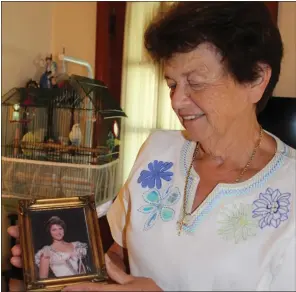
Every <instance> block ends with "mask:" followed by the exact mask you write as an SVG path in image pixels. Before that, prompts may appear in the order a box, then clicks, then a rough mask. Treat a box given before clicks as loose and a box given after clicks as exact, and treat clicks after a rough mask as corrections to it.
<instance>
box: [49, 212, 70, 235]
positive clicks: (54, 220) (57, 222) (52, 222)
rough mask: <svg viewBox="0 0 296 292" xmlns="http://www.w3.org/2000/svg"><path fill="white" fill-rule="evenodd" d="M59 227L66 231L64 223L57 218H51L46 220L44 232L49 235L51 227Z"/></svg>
mask: <svg viewBox="0 0 296 292" xmlns="http://www.w3.org/2000/svg"><path fill="white" fill-rule="evenodd" d="M55 224H56V225H60V226H61V227H63V229H64V231H66V223H65V221H63V220H62V219H61V218H60V217H58V216H52V217H50V218H49V219H48V221H47V222H46V224H45V230H46V232H48V233H50V228H51V226H52V225H55Z"/></svg>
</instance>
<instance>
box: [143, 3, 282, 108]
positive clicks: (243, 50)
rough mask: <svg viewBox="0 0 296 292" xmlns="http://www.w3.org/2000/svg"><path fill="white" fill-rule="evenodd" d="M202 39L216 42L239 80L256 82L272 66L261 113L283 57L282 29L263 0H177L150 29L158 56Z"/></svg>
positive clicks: (149, 42)
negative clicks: (262, 66) (214, 0)
mask: <svg viewBox="0 0 296 292" xmlns="http://www.w3.org/2000/svg"><path fill="white" fill-rule="evenodd" d="M202 43H209V44H212V45H214V47H216V49H217V50H218V51H219V53H220V54H221V55H222V58H223V59H222V60H223V61H222V62H223V64H224V66H225V69H227V71H228V72H229V73H230V74H231V75H232V76H233V78H234V79H235V80H236V81H237V82H239V83H247V82H253V81H255V80H256V79H257V78H258V77H259V74H260V67H259V66H258V65H259V64H260V63H261V64H266V65H268V66H270V68H271V70H272V73H271V78H270V81H269V83H268V85H267V87H266V89H265V92H264V94H263V96H262V98H261V100H260V101H259V102H258V103H257V105H256V106H257V109H256V110H257V113H259V112H261V111H262V110H263V109H264V107H265V106H266V103H267V101H268V100H269V98H270V97H271V95H272V92H273V90H274V88H275V86H276V83H277V82H278V79H279V75H280V70H281V60H282V57H283V44H282V39H281V36H280V33H279V29H278V27H277V26H276V24H275V23H274V22H273V20H272V17H271V14H270V12H269V10H268V8H267V7H266V5H265V4H264V2H257V1H251V2H236V1H234V2H232V1H229V2H224V1H222V2H220V1H219V2H203V1H196V2H195V1H189V2H178V3H176V4H174V5H173V6H172V8H171V9H170V10H169V11H168V12H166V13H162V14H160V15H159V16H158V17H157V18H156V19H155V20H154V21H153V22H152V23H151V24H150V25H149V27H148V28H147V30H146V32H145V47H146V49H147V50H148V52H149V53H150V55H151V56H152V57H153V59H154V60H156V61H161V60H167V59H170V58H171V57H172V56H173V55H174V54H175V53H187V52H190V51H192V50H194V49H195V48H196V47H197V46H198V45H200V44H202Z"/></svg>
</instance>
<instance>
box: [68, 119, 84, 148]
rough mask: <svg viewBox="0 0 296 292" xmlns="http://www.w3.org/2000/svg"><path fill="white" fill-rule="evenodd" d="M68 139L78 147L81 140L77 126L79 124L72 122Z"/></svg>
mask: <svg viewBox="0 0 296 292" xmlns="http://www.w3.org/2000/svg"><path fill="white" fill-rule="evenodd" d="M69 139H70V141H71V143H72V145H74V146H77V147H79V146H80V144H81V140H82V134H81V130H80V127H79V124H74V125H73V127H72V130H71V132H70V134H69Z"/></svg>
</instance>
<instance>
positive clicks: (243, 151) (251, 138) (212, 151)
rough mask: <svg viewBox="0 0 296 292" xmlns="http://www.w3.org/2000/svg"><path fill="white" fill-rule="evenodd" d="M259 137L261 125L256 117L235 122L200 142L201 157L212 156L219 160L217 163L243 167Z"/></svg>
mask: <svg viewBox="0 0 296 292" xmlns="http://www.w3.org/2000/svg"><path fill="white" fill-rule="evenodd" d="M259 137H260V125H259V124H258V122H257V119H256V117H253V118H252V119H250V118H249V119H245V120H243V121H240V122H235V123H233V124H232V125H231V126H230V127H229V128H228V129H227V131H225V132H224V133H223V134H219V133H214V134H213V135H211V137H210V138H208V139H206V140H205V141H201V142H200V151H199V152H200V155H199V159H203V158H206V157H207V158H209V157H210V158H212V159H214V160H215V161H217V165H222V164H223V165H224V166H226V165H229V166H230V167H234V168H243V167H244V166H245V165H246V163H247V162H248V161H249V159H250V157H251V155H252V152H253V151H254V148H255V146H256V145H257V143H258V140H259ZM263 139H264V136H263V137H262V140H263Z"/></svg>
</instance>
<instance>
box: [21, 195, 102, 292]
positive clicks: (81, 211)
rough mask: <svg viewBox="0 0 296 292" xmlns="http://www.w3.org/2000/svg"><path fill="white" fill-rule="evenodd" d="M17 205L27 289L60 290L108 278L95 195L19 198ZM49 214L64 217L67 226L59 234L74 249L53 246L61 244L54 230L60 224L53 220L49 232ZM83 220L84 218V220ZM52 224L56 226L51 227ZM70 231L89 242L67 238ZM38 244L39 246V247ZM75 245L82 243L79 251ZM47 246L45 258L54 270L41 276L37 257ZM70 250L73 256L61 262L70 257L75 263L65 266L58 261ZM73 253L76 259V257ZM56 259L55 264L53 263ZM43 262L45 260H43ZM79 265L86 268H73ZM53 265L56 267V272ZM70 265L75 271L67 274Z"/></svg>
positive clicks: (67, 262) (51, 216) (72, 234)
mask: <svg viewBox="0 0 296 292" xmlns="http://www.w3.org/2000/svg"><path fill="white" fill-rule="evenodd" d="M18 209H19V214H18V215H19V224H20V243H21V248H22V257H23V271H24V283H25V287H26V290H27V291H60V290H61V289H62V288H63V287H65V286H67V285H71V284H74V283H81V282H85V281H92V282H99V281H106V280H107V279H108V278H107V273H106V269H105V261H104V252H103V247H102V242H101V237H100V230H99V224H98V217H97V213H96V208H95V202H94V197H93V196H85V197H71V198H55V199H37V200H20V201H19V204H18ZM53 215H54V216H53ZM47 218H50V220H56V218H58V219H59V218H62V220H63V221H62V222H64V223H65V222H67V223H65V225H63V224H62V225H61V226H64V227H66V228H64V227H63V231H62V233H61V234H59V235H58V236H62V237H61V239H62V240H63V243H64V244H65V245H67V246H69V247H73V251H71V253H70V252H69V253H66V252H63V251H57V250H54V248H53V246H56V244H61V243H60V241H59V240H60V239H58V238H57V237H54V236H56V235H55V234H54V233H53V232H55V231H54V228H57V227H56V226H59V225H55V223H54V224H52V222H54V221H51V225H49V229H48V228H47V230H49V231H48V232H46V228H45V222H46V221H45V219H47ZM52 218H54V219H52ZM65 218H66V219H65ZM83 220H84V222H82V221H83ZM53 225H54V226H55V227H52V226H53ZM69 225H70V228H72V231H71V230H70V231H71V232H70V231H69V229H70V228H68V226H69ZM46 226H48V224H47V225H46ZM82 226H83V227H82ZM67 234H70V235H71V236H72V239H73V237H75V236H76V239H77V238H78V239H79V238H83V241H87V242H84V243H80V241H73V242H71V241H69V242H66V241H64V238H66V235H67ZM46 236H47V237H48V238H50V240H51V243H50V242H48V241H47V245H44V247H43V248H40V244H41V243H42V242H45V237H46ZM78 243H80V245H78ZM38 244H39V248H37V246H38ZM49 244H50V245H49ZM82 245H83V247H85V248H84V249H81V246H82ZM76 246H78V247H79V248H78V249H77V251H78V252H79V253H77V252H76V249H75V247H76ZM45 250H46V255H47V256H46V259H49V260H48V262H47V263H50V264H48V266H47V269H48V271H49V272H50V271H52V272H51V274H52V275H53V276H47V277H43V276H42V277H41V276H40V275H41V272H40V271H41V260H40V261H39V262H38V258H39V259H41V256H42V257H43V256H44V255H45V252H44V251H45ZM51 252H52V253H51ZM75 252H76V253H75ZM68 254H71V257H69V258H66V259H65V261H63V262H62V264H65V265H66V264H69V262H70V259H71V260H72V264H71V262H70V264H69V265H68V266H67V265H66V266H65V267H64V266H63V265H61V264H60V263H59V262H58V261H59V260H60V259H61V260H62V258H63V257H68ZM73 254H74V255H75V256H76V257H74V256H73ZM40 255H41V256H40ZM81 255H83V257H84V259H85V258H86V257H87V258H88V263H87V264H85V265H84V264H83V263H82V256H81ZM72 257H73V258H74V259H77V260H76V261H74V260H73V259H72ZM56 259H57V260H56ZM79 260H80V261H79ZM55 261H56V264H55V265H54V263H55ZM78 262H79V263H78ZM38 263H39V266H38ZM42 263H44V260H43V262H42ZM59 264H60V265H59ZM78 265H79V267H83V268H84V269H83V272H81V271H80V272H77V271H78V270H82V269H78V268H76V270H75V269H74V268H73V267H74V266H75V267H78ZM43 267H44V264H42V269H43V270H44V268H43ZM53 267H55V269H56V270H55V272H54V268H53ZM70 267H72V271H76V274H75V273H74V274H71V273H68V274H67V275H66V271H67V268H70ZM39 268H40V269H39ZM43 270H42V271H43ZM61 272H62V273H61ZM61 274H62V276H61ZM65 275H66V276H65Z"/></svg>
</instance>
